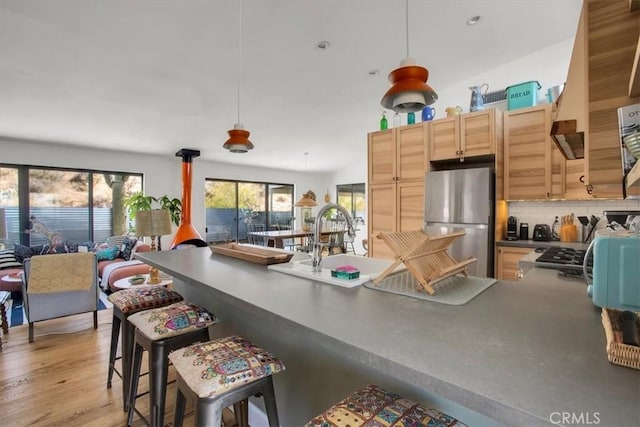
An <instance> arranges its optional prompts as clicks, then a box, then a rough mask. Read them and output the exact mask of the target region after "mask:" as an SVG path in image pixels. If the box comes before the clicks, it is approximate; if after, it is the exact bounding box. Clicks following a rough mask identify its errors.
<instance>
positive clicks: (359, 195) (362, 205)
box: [336, 183, 367, 224]
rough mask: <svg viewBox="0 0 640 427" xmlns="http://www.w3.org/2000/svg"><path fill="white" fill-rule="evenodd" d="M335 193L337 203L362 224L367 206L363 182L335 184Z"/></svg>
mask: <svg viewBox="0 0 640 427" xmlns="http://www.w3.org/2000/svg"><path fill="white" fill-rule="evenodd" d="M336 194H337V195H338V204H339V205H341V206H344V207H345V208H346V209H347V210H348V211H349V212H351V217H352V218H353V219H354V220H356V221H358V222H360V223H362V224H364V222H365V215H366V206H367V199H366V192H365V185H364V183H362V184H341V185H338V186H336Z"/></svg>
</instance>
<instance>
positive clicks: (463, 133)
mask: <svg viewBox="0 0 640 427" xmlns="http://www.w3.org/2000/svg"><path fill="white" fill-rule="evenodd" d="M495 116H496V112H495V109H494V108H492V109H489V110H485V111H476V112H474V113H469V114H463V115H461V116H460V152H461V154H460V157H473V156H484V155H487V154H494V153H495V151H496V150H495V140H496V126H495V120H496V119H495Z"/></svg>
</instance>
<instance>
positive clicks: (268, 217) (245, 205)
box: [204, 179, 293, 243]
mask: <svg viewBox="0 0 640 427" xmlns="http://www.w3.org/2000/svg"><path fill="white" fill-rule="evenodd" d="M204 191H205V209H206V213H205V217H206V223H207V237H206V240H207V242H212V243H217V242H225V241H232V240H233V241H242V242H245V241H247V237H248V236H247V230H249V229H252V228H253V229H258V228H259V229H264V230H270V229H275V228H278V227H279V225H280V224H281V223H282V222H283V220H284V219H288V220H290V219H291V218H292V217H293V185H291V184H274V183H263V182H246V181H227V180H215V179H207V180H206V182H205V190H204Z"/></svg>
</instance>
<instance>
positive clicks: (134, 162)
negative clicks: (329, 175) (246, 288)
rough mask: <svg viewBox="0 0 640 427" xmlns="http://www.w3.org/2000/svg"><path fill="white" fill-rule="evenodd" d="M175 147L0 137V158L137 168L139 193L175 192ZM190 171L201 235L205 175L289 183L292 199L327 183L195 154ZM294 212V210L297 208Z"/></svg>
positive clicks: (319, 191) (178, 189)
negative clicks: (137, 148) (113, 147)
mask: <svg viewBox="0 0 640 427" xmlns="http://www.w3.org/2000/svg"><path fill="white" fill-rule="evenodd" d="M180 148H189V147H188V146H187V147H179V148H176V150H175V151H178V150H179V149H180ZM175 151H174V152H172V153H168V154H167V155H166V156H157V155H145V154H139V153H130V152H121V151H109V150H97V149H93V148H87V147H78V146H72V145H61V144H50V143H41V142H36V141H25V140H17V139H11V138H4V137H0V153H2V154H1V157H0V163H7V164H15V165H31V166H49V167H68V168H79V169H93V170H108V171H114V172H132V173H141V174H144V192H145V194H148V195H153V196H161V195H164V194H167V195H168V196H170V197H177V198H181V194H182V165H181V159H180V158H179V157H176V156H175ZM192 171H193V184H192V187H193V191H192V204H191V221H192V223H193V225H194V227H196V228H197V229H198V231H199V232H200V233H201V234H202V235H203V236H204V235H205V223H204V181H205V178H222V179H237V180H246V181H260V182H277V183H284V184H294V185H295V192H296V194H295V198H296V200H297V199H298V198H299V197H300V196H301V195H302V194H303V193H305V192H306V191H308V190H313V191H314V192H315V193H316V195H317V196H318V203H319V205H320V206H321V205H322V203H323V202H322V197H323V196H324V193H325V191H326V188H327V187H329V188H331V185H329V184H328V181H327V179H326V177H325V176H324V175H322V174H317V173H316V174H314V173H310V172H304V173H301V172H292V171H283V170H276V169H268V168H256V167H243V166H238V165H231V164H225V163H216V162H210V161H206V160H204V159H201V158H196V159H194V161H193V166H192ZM334 192H335V186H334ZM316 209H317V208H316ZM296 216H299V215H298V212H296ZM172 238H173V236H165V237H163V241H162V243H163V247H168V245H169V244H170V243H171V240H172Z"/></svg>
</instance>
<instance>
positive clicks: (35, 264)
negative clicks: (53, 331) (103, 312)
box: [22, 253, 99, 342]
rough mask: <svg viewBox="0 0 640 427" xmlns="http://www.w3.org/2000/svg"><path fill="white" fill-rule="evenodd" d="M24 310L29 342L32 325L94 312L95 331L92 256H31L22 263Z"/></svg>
mask: <svg viewBox="0 0 640 427" xmlns="http://www.w3.org/2000/svg"><path fill="white" fill-rule="evenodd" d="M22 295H23V298H24V310H25V313H26V315H27V318H28V320H29V342H33V326H34V323H35V322H39V321H42V320H47V319H55V318H57V317H63V316H70V315H72V314H79V313H87V312H89V311H93V328H94V329H97V328H98V298H99V297H98V267H97V261H96V256H95V254H93V253H70V254H59V255H38V256H33V257H31V258H30V259H27V260H25V262H24V275H23V279H22Z"/></svg>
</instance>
